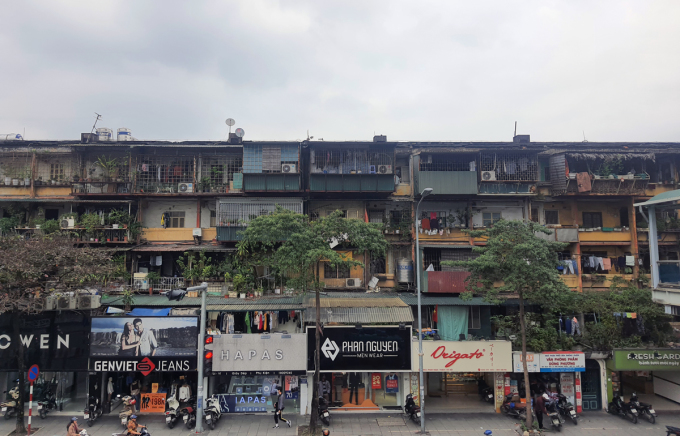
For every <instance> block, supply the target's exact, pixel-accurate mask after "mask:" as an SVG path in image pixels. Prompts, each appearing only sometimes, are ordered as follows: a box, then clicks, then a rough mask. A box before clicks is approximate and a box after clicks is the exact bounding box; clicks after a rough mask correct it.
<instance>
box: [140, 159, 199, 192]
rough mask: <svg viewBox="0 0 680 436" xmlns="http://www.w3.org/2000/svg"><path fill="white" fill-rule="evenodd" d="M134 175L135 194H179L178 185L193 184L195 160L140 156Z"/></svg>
mask: <svg viewBox="0 0 680 436" xmlns="http://www.w3.org/2000/svg"><path fill="white" fill-rule="evenodd" d="M135 174H136V177H135V178H136V180H135V191H136V192H146V193H175V192H181V191H180V189H181V187H180V186H179V185H180V184H182V183H195V176H196V159H195V158H194V157H193V156H156V155H150V156H148V155H147V156H140V157H139V158H138V160H137V164H136V166H135Z"/></svg>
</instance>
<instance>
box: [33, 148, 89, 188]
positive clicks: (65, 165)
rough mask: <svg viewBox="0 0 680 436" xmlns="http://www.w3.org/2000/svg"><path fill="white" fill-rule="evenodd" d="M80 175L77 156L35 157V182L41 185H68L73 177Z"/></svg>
mask: <svg viewBox="0 0 680 436" xmlns="http://www.w3.org/2000/svg"><path fill="white" fill-rule="evenodd" d="M79 174H80V160H79V158H78V157H77V156H74V155H72V154H69V155H62V156H60V155H58V154H55V153H50V154H47V153H40V154H37V156H36V163H35V174H34V175H33V176H34V178H35V180H37V181H39V182H42V183H43V184H52V185H55V184H56V185H65V184H70V183H71V181H72V180H73V176H75V175H79Z"/></svg>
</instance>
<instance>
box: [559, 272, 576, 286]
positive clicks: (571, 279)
mask: <svg viewBox="0 0 680 436" xmlns="http://www.w3.org/2000/svg"><path fill="white" fill-rule="evenodd" d="M560 278H561V279H562V281H563V282H564V284H565V285H567V286H568V287H569V288H571V289H578V276H577V275H574V274H563V275H561V276H560Z"/></svg>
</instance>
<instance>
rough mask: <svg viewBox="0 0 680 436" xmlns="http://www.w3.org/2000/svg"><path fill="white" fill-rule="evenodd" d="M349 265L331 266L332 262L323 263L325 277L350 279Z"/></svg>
mask: <svg viewBox="0 0 680 436" xmlns="http://www.w3.org/2000/svg"><path fill="white" fill-rule="evenodd" d="M349 272H350V271H349V267H346V266H341V265H340V266H336V267H333V266H331V264H330V263H328V262H324V263H323V277H324V278H325V279H348V278H350V277H349Z"/></svg>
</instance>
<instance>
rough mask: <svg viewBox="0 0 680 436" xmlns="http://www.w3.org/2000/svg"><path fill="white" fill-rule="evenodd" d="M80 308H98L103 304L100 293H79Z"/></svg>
mask: <svg viewBox="0 0 680 436" xmlns="http://www.w3.org/2000/svg"><path fill="white" fill-rule="evenodd" d="M77 298H78V309H96V308H98V307H99V306H101V298H102V297H101V296H100V295H78V297H77Z"/></svg>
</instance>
